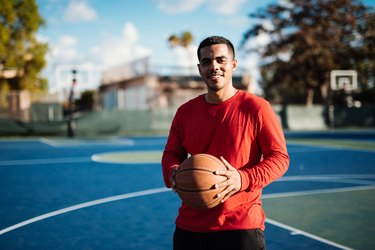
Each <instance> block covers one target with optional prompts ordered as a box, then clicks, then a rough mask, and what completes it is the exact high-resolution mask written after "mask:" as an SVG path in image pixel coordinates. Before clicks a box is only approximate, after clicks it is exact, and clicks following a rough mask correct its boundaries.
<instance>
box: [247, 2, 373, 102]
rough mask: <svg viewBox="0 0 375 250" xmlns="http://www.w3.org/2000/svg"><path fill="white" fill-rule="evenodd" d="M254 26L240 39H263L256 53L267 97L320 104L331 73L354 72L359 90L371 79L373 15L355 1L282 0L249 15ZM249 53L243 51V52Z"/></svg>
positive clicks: (248, 41)
mask: <svg viewBox="0 0 375 250" xmlns="http://www.w3.org/2000/svg"><path fill="white" fill-rule="evenodd" d="M249 16H250V18H252V19H256V21H257V22H256V24H255V25H254V26H253V27H252V28H250V29H249V30H248V31H247V32H246V33H245V34H244V37H243V40H242V42H241V46H242V47H243V48H245V49H246V47H247V46H248V45H249V43H250V42H251V41H250V40H251V38H255V37H257V36H259V35H263V36H264V35H267V36H268V37H269V38H270V42H269V43H268V44H267V45H265V47H264V48H263V50H261V49H259V48H255V49H254V48H250V49H249V51H254V50H255V51H258V52H259V53H260V55H261V57H262V58H263V59H264V63H263V65H261V69H260V71H261V75H262V81H263V85H264V88H265V94H266V97H268V98H271V99H272V98H273V99H281V100H280V101H282V102H289V103H291V102H292V103H308V104H312V102H313V101H314V102H323V101H324V99H325V97H326V94H325V93H327V88H328V86H329V80H330V78H329V77H330V72H331V70H336V69H355V70H357V72H358V75H359V82H360V83H361V88H362V89H366V88H367V87H368V85H367V83H368V82H369V81H370V80H371V79H373V78H374V72H375V63H374V58H375V14H374V9H373V8H370V7H366V6H364V5H363V4H362V3H361V1H359V0H285V1H280V3H279V4H271V5H269V6H267V7H266V8H265V9H261V10H259V11H258V12H256V13H252V14H250V15H249ZM247 49H248V48H247Z"/></svg>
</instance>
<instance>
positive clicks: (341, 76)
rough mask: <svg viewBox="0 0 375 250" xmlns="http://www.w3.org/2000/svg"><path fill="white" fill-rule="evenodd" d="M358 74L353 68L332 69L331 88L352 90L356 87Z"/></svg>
mask: <svg viewBox="0 0 375 250" xmlns="http://www.w3.org/2000/svg"><path fill="white" fill-rule="evenodd" d="M357 78H358V75H357V71H355V70H332V71H331V89H332V90H341V89H343V90H345V91H352V90H356V89H357V88H358V79H357Z"/></svg>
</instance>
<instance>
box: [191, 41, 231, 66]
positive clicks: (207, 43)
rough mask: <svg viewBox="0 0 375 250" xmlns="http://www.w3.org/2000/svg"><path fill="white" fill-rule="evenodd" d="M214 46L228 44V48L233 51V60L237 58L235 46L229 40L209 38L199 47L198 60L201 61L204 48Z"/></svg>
mask: <svg viewBox="0 0 375 250" xmlns="http://www.w3.org/2000/svg"><path fill="white" fill-rule="evenodd" d="M214 44H226V45H227V47H228V48H229V49H230V50H231V51H232V53H233V58H235V52H234V46H233V44H232V43H231V41H229V40H228V39H226V38H225V37H222V36H209V37H207V38H206V39H204V40H203V41H202V42H201V43H200V44H199V46H198V50H197V55H198V60H200V59H201V55H200V50H201V49H202V48H204V47H207V46H210V45H214Z"/></svg>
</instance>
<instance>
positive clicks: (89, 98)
mask: <svg viewBox="0 0 375 250" xmlns="http://www.w3.org/2000/svg"><path fill="white" fill-rule="evenodd" d="M94 96H95V91H94V90H85V91H84V92H82V94H81V98H80V99H78V100H76V102H75V106H76V107H77V110H79V111H91V110H92V109H93V107H94Z"/></svg>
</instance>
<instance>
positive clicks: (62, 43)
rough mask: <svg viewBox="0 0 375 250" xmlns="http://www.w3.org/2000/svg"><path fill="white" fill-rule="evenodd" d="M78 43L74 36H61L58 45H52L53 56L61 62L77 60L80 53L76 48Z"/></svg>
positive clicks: (54, 59) (56, 60)
mask: <svg viewBox="0 0 375 250" xmlns="http://www.w3.org/2000/svg"><path fill="white" fill-rule="evenodd" d="M77 44H78V41H77V39H76V38H75V37H74V36H69V35H64V36H61V37H60V39H59V41H58V42H57V44H56V45H52V50H51V57H52V59H53V61H55V62H59V63H71V62H74V61H77V59H78V57H79V55H78V51H77V48H76V45H77Z"/></svg>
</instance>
